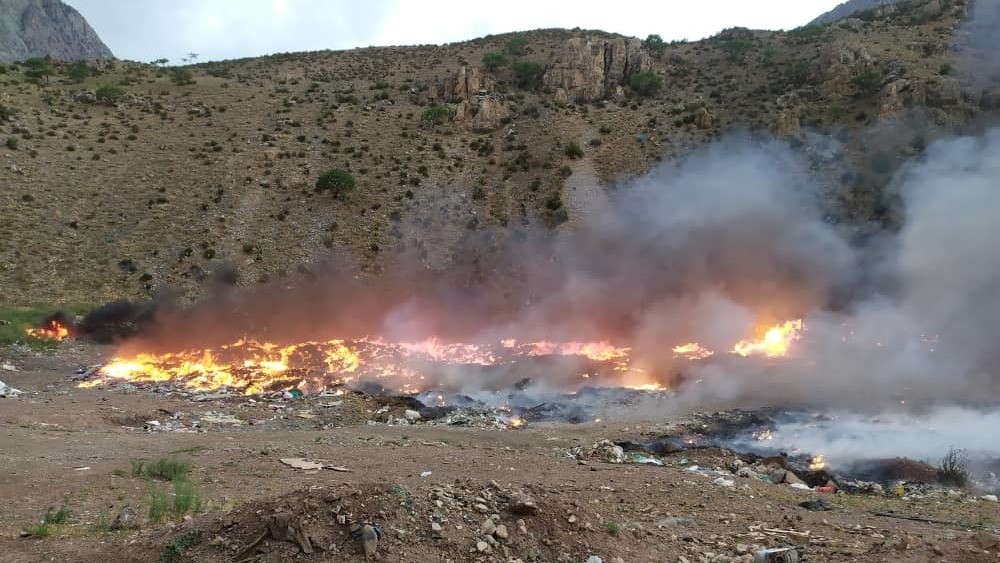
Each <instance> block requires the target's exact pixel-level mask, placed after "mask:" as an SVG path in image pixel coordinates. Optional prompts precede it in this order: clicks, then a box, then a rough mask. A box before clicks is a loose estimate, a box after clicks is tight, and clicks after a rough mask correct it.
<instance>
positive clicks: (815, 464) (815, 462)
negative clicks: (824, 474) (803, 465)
mask: <svg viewBox="0 0 1000 563" xmlns="http://www.w3.org/2000/svg"><path fill="white" fill-rule="evenodd" d="M825 467H826V457H825V456H822V455H815V456H813V458H812V461H811V462H810V463H809V471H819V470H821V469H823V468H825Z"/></svg>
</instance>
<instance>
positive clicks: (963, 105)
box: [0, 0, 1000, 303]
mask: <svg viewBox="0 0 1000 563" xmlns="http://www.w3.org/2000/svg"><path fill="white" fill-rule="evenodd" d="M965 10H966V4H965V2H963V1H960V0H954V1H939V0H933V1H922V2H921V1H918V2H915V3H912V4H904V5H900V6H898V7H897V8H896V9H893V10H889V11H885V12H884V13H883V12H879V13H869V14H866V15H865V17H863V18H859V19H852V20H846V21H843V22H838V23H835V24H831V25H829V26H825V27H824V26H807V27H804V28H800V29H797V30H793V31H790V32H787V33H783V32H755V31H750V30H746V29H731V30H727V31H724V32H722V33H720V34H719V35H717V36H715V37H712V38H710V39H706V40H704V41H699V42H691V43H663V42H662V41H659V40H658V38H656V37H652V38H649V39H647V40H646V41H640V40H638V39H629V38H624V37H621V36H617V35H612V34H608V33H604V32H598V31H585V30H571V31H568V30H539V31H532V32H526V33H520V34H509V35H502V36H492V37H486V38H482V39H477V40H473V41H468V42H465V43H459V44H451V45H444V46H417V47H400V48H368V49H356V50H350V51H339V52H312V53H295V54H283V55H276V56H271V57H264V58H257V59H245V60H236V61H229V62H222V63H206V64H197V65H191V66H186V67H163V66H159V65H157V64H142V63H135V62H123V61H110V62H101V63H93V64H91V65H79V64H61V63H55V62H50V61H46V60H41V59H34V60H31V61H28V62H26V63H21V64H17V65H11V66H4V67H2V73H0V142H2V143H5V144H4V147H3V149H2V151H3V160H4V162H3V169H2V170H0V177H2V179H3V181H2V182H0V217H2V218H3V220H2V221H0V287H2V288H3V297H2V298H0V300H4V301H8V302H17V303H60V302H72V303H84V302H101V301H106V300H110V299H113V298H120V297H142V296H144V295H149V294H150V293H151V292H154V291H156V290H157V288H162V287H168V286H171V287H179V288H181V289H182V290H184V291H186V292H189V293H193V292H197V291H198V288H200V287H201V286H202V285H203V283H204V281H205V280H206V278H209V277H211V275H210V273H211V272H212V271H215V270H220V268H218V265H220V264H222V263H229V264H231V265H233V266H234V269H225V275H224V276H222V277H224V278H227V279H225V280H224V281H236V282H238V283H241V284H252V283H257V282H262V281H267V280H274V279H276V278H279V277H282V276H296V275H310V272H313V271H315V270H316V269H317V268H318V267H320V266H321V265H322V264H323V263H325V262H326V261H327V260H329V259H330V257H332V256H339V257H347V258H348V259H350V260H352V261H354V262H356V263H357V264H358V266H359V267H360V268H361V269H362V270H363V271H369V272H371V271H377V270H378V269H379V268H382V267H384V266H385V265H386V263H387V262H388V261H391V260H393V259H394V258H393V257H394V256H395V255H396V254H397V253H398V252H400V251H407V252H410V253H412V255H413V256H415V257H416V258H417V259H418V260H420V261H422V262H423V263H424V265H426V266H427V267H429V268H442V267H446V266H447V264H448V263H450V261H451V260H452V259H453V255H454V253H456V252H458V251H459V249H460V248H461V242H462V241H464V240H466V239H468V238H469V237H470V236H471V235H472V234H475V233H489V234H490V236H491V237H504V236H512V235H513V234H516V233H517V232H519V231H523V230H526V229H537V230H544V229H563V228H571V226H572V225H573V221H574V217H573V214H574V213H575V212H576V211H575V210H576V207H574V206H573V205H569V204H568V203H567V201H568V200H571V199H572V198H573V197H574V194H573V193H568V192H571V191H573V190H567V189H566V186H567V185H572V181H571V180H570V178H573V177H576V178H577V179H578V180H579V179H580V178H584V179H586V178H596V179H599V180H601V181H602V184H603V185H609V182H611V181H613V180H619V179H624V178H627V177H629V176H631V175H636V174H641V173H643V172H645V171H647V170H649V169H650V167H651V166H653V165H655V163H657V162H658V161H661V160H665V159H670V158H674V157H677V156H683V155H685V154H687V153H689V152H690V151H692V150H694V149H695V148H697V147H698V146H701V145H702V144H704V143H705V142H707V141H710V140H712V139H715V138H718V137H720V136H721V135H723V134H725V133H726V132H728V131H730V130H733V129H744V130H749V131H758V132H771V133H773V134H776V135H778V136H780V137H783V138H786V139H788V140H789V141H790V142H791V143H792V144H793V146H798V147H802V148H804V149H808V147H810V146H811V143H813V142H815V141H814V137H815V136H814V135H812V132H814V131H815V132H833V133H835V134H836V135H835V138H836V140H837V142H838V143H839V148H838V149H837V153H836V154H835V155H834V156H830V155H826V156H822V158H821V157H820V155H819V151H809V150H804V153H805V154H809V155H811V157H813V158H816V159H817V161H816V167H817V168H818V169H822V170H825V171H826V172H827V176H829V178H830V184H829V186H828V192H829V198H828V199H829V207H830V212H831V217H834V218H835V219H836V220H841V221H848V222H855V223H859V224H865V223H868V222H871V221H880V222H886V221H889V222H891V221H892V220H893V217H892V214H893V210H892V205H891V198H886V197H885V194H884V193H883V188H884V186H885V185H886V183H887V181H888V178H889V177H890V175H891V174H892V172H893V171H894V170H895V168H896V167H897V166H898V165H899V163H900V162H902V160H903V159H905V158H908V157H909V156H912V155H914V154H917V153H919V151H921V150H923V147H924V146H926V144H927V143H928V142H929V141H930V140H932V139H933V138H934V137H936V136H938V135H941V134H943V133H946V132H948V131H951V130H953V129H954V128H956V127H960V126H962V125H964V124H966V123H969V122H971V121H972V120H974V119H976V118H977V116H978V115H979V114H980V113H982V111H983V110H984V109H985V110H989V109H991V108H992V106H991V105H990V104H992V103H993V102H991V101H989V100H991V99H993V100H996V99H1000V96H997V97H996V98H989V96H986V95H984V96H980V95H979V94H977V95H976V96H975V97H972V96H969V95H967V94H968V93H967V92H966V91H964V90H963V86H962V84H961V83H960V81H959V80H958V79H957V78H955V77H953V76H951V74H952V70H951V65H952V63H951V60H952V54H951V53H950V51H949V45H950V42H951V37H952V33H953V31H954V29H955V27H956V26H957V25H958V24H959V22H960V21H961V18H962V17H963V15H964V13H965ZM160 62H161V63H162V61H160ZM993 85H994V86H995V85H996V82H995V81H994V83H993ZM921 109H922V110H925V111H920V112H917V113H918V114H919V116H920V117H919V118H911V117H907V116H908V115H909V114H910V113H911V111H912V110H921ZM897 118H905V119H904V120H903V121H904V122H905V123H906V124H907V125H906V127H905V128H899V127H896V126H895V125H892V124H893V123H897V121H894V120H896V119H897ZM883 124H884V125H883ZM873 131H875V132H877V133H873ZM602 189H603V188H602ZM887 202H888V203H887ZM487 247H488V245H483V250H482V251H483V252H486V251H487V250H486V248H487Z"/></svg>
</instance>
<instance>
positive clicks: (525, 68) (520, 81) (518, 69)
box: [510, 61, 545, 90]
mask: <svg viewBox="0 0 1000 563" xmlns="http://www.w3.org/2000/svg"><path fill="white" fill-rule="evenodd" d="M510 68H511V71H512V72H513V73H514V82H515V84H517V87H518V88H524V89H526V90H533V89H535V88H537V87H538V86H539V85H540V84H541V82H542V75H543V74H545V67H544V66H542V65H541V64H539V63H536V62H534V61H517V62H515V63H514V64H512V65H511V67H510Z"/></svg>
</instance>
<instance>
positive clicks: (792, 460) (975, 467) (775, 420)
mask: <svg viewBox="0 0 1000 563" xmlns="http://www.w3.org/2000/svg"><path fill="white" fill-rule="evenodd" d="M845 418H846V416H845ZM835 420H836V419H835V417H831V416H829V415H818V414H815V413H809V412H806V411H779V410H776V409H762V410H758V411H743V410H734V411H726V412H716V413H705V414H695V415H692V416H691V417H690V418H689V419H687V420H685V421H683V422H680V423H677V424H673V425H671V427H670V429H669V431H668V432H667V433H665V434H662V435H659V436H658V437H657V438H655V439H652V440H619V441H614V442H612V441H610V440H602V441H599V442H597V443H595V444H593V445H592V446H591V447H589V448H585V447H576V448H573V449H571V450H568V451H566V452H565V453H566V455H567V456H569V457H572V458H575V459H577V460H580V461H581V463H584V462H588V461H600V462H605V463H613V464H622V463H634V464H644V465H657V466H663V465H674V466H679V467H685V468H686V469H687V470H689V471H691V472H694V473H699V474H702V475H705V476H708V477H712V478H713V479H714V480H715V481H714V482H715V483H716V484H718V485H721V486H726V487H732V486H736V485H737V483H739V481H738V480H737V479H734V477H735V478H738V479H744V480H755V481H762V482H767V483H772V484H776V485H786V486H790V487H792V488H795V489H800V490H803V491H814V492H818V493H837V492H845V493H856V494H872V495H882V496H893V497H909V498H920V497H934V496H970V495H971V496H972V497H978V498H980V499H982V500H987V501H995V500H996V498H997V496H996V493H997V492H998V491H1000V480H998V478H997V473H996V467H997V466H998V464H1000V456H997V455H996V454H990V456H987V457H983V458H980V459H979V460H978V463H972V462H971V461H970V460H969V459H968V458H967V457H966V454H965V452H964V451H960V450H955V449H951V450H949V451H948V452H947V453H946V454H945V456H944V459H943V460H941V463H940V466H934V465H931V464H930V463H928V462H926V461H920V460H917V459H909V458H906V457H880V456H878V455H877V454H867V455H858V454H856V455H853V456H847V454H846V452H844V455H845V458H844V460H843V461H842V462H841V463H837V464H835V465H832V464H831V462H830V460H828V459H827V456H826V455H824V454H821V453H814V452H809V451H803V450H801V449H799V448H798V447H796V445H795V444H796V443H812V442H809V440H808V439H806V440H804V441H801V438H802V437H801V436H794V435H789V436H785V435H784V433H785V432H786V431H787V429H788V428H793V427H795V425H796V424H803V423H808V424H809V425H811V426H814V427H815V426H818V425H819V424H820V423H822V422H827V423H829V422H830V421H835ZM883 424H884V423H883ZM873 435H874V433H873ZM796 440H800V441H799V442H797V441H796ZM884 451H885V450H883V452H884ZM984 455H985V454H984ZM696 456H697V457H699V458H704V460H705V461H706V463H705V464H698V463H697V462H695V461H693V459H692V458H694V457H696Z"/></svg>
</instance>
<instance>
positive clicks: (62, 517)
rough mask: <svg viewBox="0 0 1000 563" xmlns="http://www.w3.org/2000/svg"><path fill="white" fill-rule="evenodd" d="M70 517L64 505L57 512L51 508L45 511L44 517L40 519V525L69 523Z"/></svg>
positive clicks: (67, 508)
mask: <svg viewBox="0 0 1000 563" xmlns="http://www.w3.org/2000/svg"><path fill="white" fill-rule="evenodd" d="M70 516H71V514H70V511H69V507H67V506H66V505H65V504H64V505H62V506H60V507H59V510H56V508H55V507H54V506H52V507H49V509H48V510H46V511H45V516H43V517H42V523H43V524H65V523H66V522H69V518H70Z"/></svg>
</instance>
